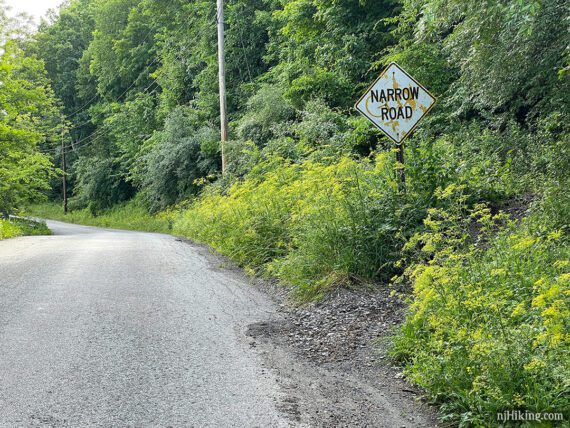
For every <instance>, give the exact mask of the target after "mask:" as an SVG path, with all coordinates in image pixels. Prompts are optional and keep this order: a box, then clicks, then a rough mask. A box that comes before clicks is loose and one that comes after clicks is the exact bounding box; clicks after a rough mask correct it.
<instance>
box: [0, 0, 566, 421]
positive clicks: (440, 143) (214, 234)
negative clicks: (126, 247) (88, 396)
mask: <svg viewBox="0 0 570 428" xmlns="http://www.w3.org/2000/svg"><path fill="white" fill-rule="evenodd" d="M215 16H216V11H215V2H211V1H187V0H166V1H165V2H153V1H146V0H113V1H108V2H99V1H94V0H71V1H69V2H67V3H65V4H64V5H63V6H62V8H61V9H60V10H59V14H55V15H53V16H52V17H51V18H50V19H49V20H48V21H46V22H44V23H43V24H42V25H41V26H40V29H39V31H38V32H37V33H35V34H23V35H22V34H21V33H22V31H23V30H22V31H20V33H19V34H20V36H19V37H12V36H10V34H12V33H13V32H14V31H16V30H15V29H17V28H18V25H17V24H16V23H14V22H12V23H10V24H9V25H8V21H7V20H6V18H2V20H1V21H2V22H3V23H4V24H3V25H4V27H3V28H4V30H3V31H4V33H5V34H6V36H5V37H4V39H5V41H4V42H3V43H4V46H5V49H4V51H5V54H4V57H3V60H2V65H1V66H0V73H3V75H2V80H3V81H12V82H14V83H13V84H12V85H2V86H0V107H1V108H2V109H3V110H4V111H5V112H6V113H5V114H4V115H2V116H0V126H1V127H0V154H1V156H0V210H4V211H11V212H17V211H18V210H20V209H21V208H22V207H23V206H25V205H27V204H29V203H30V202H36V201H38V200H39V199H41V198H42V197H44V198H45V197H48V198H49V200H50V202H49V203H47V204H44V203H42V201H41V200H39V202H40V203H42V204H41V205H33V206H32V208H31V209H30V212H31V213H32V214H34V215H38V216H42V217H49V218H54V219H55V218H57V219H65V220H66V221H71V222H77V223H82V224H90V225H96V226H103V227H118V228H126V229H137V230H145V231H159V232H168V233H174V234H176V235H180V236H185V237H188V238H190V239H194V240H197V241H200V242H203V243H206V244H208V245H210V246H211V247H213V248H214V249H216V250H217V251H219V252H220V253H222V254H225V255H226V256H228V257H230V258H232V259H234V260H235V261H237V262H238V263H239V264H240V265H242V266H243V267H245V268H246V269H247V270H248V271H249V272H250V273H252V274H256V275H263V276H270V277H273V278H277V279H279V280H280V282H281V283H282V284H283V285H284V286H286V287H290V288H291V290H292V293H293V294H294V295H295V296H296V297H297V298H298V299H300V300H302V301H307V300H312V299H317V298H321V297H323V296H326V294H327V292H329V291H331V290H334V289H335V288H338V287H360V286H378V287H392V288H393V290H394V292H396V293H402V294H403V295H404V296H406V298H407V299H408V300H409V303H410V305H409V311H408V314H407V317H406V320H405V322H404V323H403V325H402V326H401V328H400V329H399V330H398V332H396V333H395V337H394V344H393V347H392V354H393V356H394V358H397V359H399V360H400V361H401V362H402V363H403V364H404V365H405V368H406V373H407V375H408V377H409V379H410V380H411V381H412V382H415V383H416V384H418V385H420V386H421V387H422V388H424V390H425V391H426V393H427V394H428V395H429V396H430V397H431V398H432V399H433V400H434V402H437V403H439V404H441V405H442V406H441V409H442V416H443V417H444V418H445V419H446V420H449V421H451V422H452V423H454V424H458V425H461V426H481V427H487V426H494V425H497V424H498V423H497V419H496V414H497V412H501V411H504V410H517V409H520V410H523V411H524V410H527V411H530V412H567V410H568V409H570V399H569V396H568V389H569V387H570V385H569V383H568V379H570V365H569V362H570V347H569V345H570V332H569V329H568V328H569V319H570V313H569V304H570V284H569V278H570V277H569V275H570V254H569V235H568V233H569V225H570V191H569V188H570V163H569V162H570V153H569V150H570V132H569V124H570V112H569V106H570V57H569V51H568V46H570V33H569V31H568V25H567V23H568V22H569V19H570V16H569V11H568V7H567V2H566V1H564V0H551V1H538V0H537V1H533V0H530V1H524V2H523V1H519V0H504V1H498V0H487V1H483V2H465V1H461V0H445V1H440V0H421V1H416V0H400V1H392V0H376V1H368V0H366V1H356V0H339V1H337V0H334V1H333V0H264V1H261V0H230V1H228V2H227V11H226V25H227V28H226V31H227V32H226V44H227V46H226V47H227V60H228V70H227V75H228V77H227V78H228V85H227V86H228V90H229V93H228V100H229V108H230V128H231V130H230V131H231V132H230V137H231V141H230V142H228V144H227V147H226V152H227V160H228V171H227V172H226V174H224V175H222V174H221V171H220V170H221V148H220V142H219V131H218V127H219V126H218V123H219V122H218V108H219V107H218V95H217V90H218V88H217V59H216V30H215ZM8 30H9V31H8ZM24 33H25V32H24ZM390 61H397V62H398V64H400V65H401V66H402V67H404V68H405V69H406V70H407V71H408V72H410V73H411V74H412V75H413V76H415V77H416V78H417V79H418V80H419V81H420V82H422V84H424V85H425V86H426V87H427V88H428V89H429V90H430V91H431V92H432V93H434V94H435V95H436V96H437V97H438V104H437V105H436V107H435V108H434V109H433V110H432V111H431V112H430V114H429V117H428V118H427V119H426V120H425V121H424V122H423V123H422V124H421V125H420V126H419V128H418V129H417V130H416V132H415V133H414V135H413V136H412V137H411V138H410V139H408V140H407V141H406V146H405V149H404V150H405V163H404V164H399V163H398V162H396V160H395V153H394V147H393V145H392V143H391V142H390V141H388V140H387V139H386V138H385V137H383V136H381V135H379V133H378V132H377V131H376V130H375V129H374V128H373V127H372V126H371V125H369V124H368V123H367V121H366V120H364V119H363V118H361V117H359V116H358V115H357V114H356V113H355V112H354V109H353V108H352V105H353V104H354V101H356V99H358V97H359V95H360V94H361V93H362V92H363V91H364V90H365V89H366V87H367V86H368V85H369V84H370V83H371V82H372V81H373V80H374V78H375V77H376V76H377V75H378V73H379V72H380V71H381V70H382V69H383V68H384V67H385V66H386V65H387V64H388V63H389V62H390ZM25 82H28V83H29V84H26V83H25ZM30 82H32V83H30ZM31 88H35V89H34V90H32V89H31ZM38 88H42V89H41V90H39V89H38ZM25 91H28V92H25ZM10 99H12V100H13V99H24V100H26V102H22V103H20V104H18V103H13V102H10V101H9V100H10ZM60 113H61V114H63V115H64V117H65V118H66V120H65V122H64V124H63V125H64V126H63V128H64V145H65V147H66V152H67V161H68V184H69V188H70V192H71V199H70V203H69V206H70V210H71V212H70V213H69V214H67V215H66V216H64V215H63V213H62V212H61V208H60V207H61V203H60V201H61V198H62V194H61V186H60V179H61V177H60V176H57V175H58V174H60V173H61V171H59V169H57V168H55V167H54V165H61V149H60V148H59V147H60V144H61V141H60V140H59V138H60V131H61V123H60V121H59V119H58V117H59V114H60ZM402 169H403V170H404V171H405V174H406V184H405V188H400V185H399V175H398V172H399V171H400V170H402ZM6 230H7V229H6ZM565 418H566V420H568V419H569V418H570V415H569V414H568V413H566V414H565Z"/></svg>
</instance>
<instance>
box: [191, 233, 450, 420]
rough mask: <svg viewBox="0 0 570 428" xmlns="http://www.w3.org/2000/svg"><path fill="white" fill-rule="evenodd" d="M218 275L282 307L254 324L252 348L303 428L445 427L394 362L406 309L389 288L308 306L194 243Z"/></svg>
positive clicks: (342, 292) (345, 292)
mask: <svg viewBox="0 0 570 428" xmlns="http://www.w3.org/2000/svg"><path fill="white" fill-rule="evenodd" d="M189 244H190V245H192V246H193V247H194V248H196V249H197V251H199V252H200V253H201V254H203V255H204V256H205V257H206V258H207V259H208V260H209V262H210V263H211V264H212V265H213V266H216V267H217V268H218V269H222V270H225V271H231V272H232V273H233V274H234V275H237V276H240V277H243V278H244V280H246V281H249V282H250V283H251V284H252V286H253V287H255V288H257V289H259V290H261V291H263V292H264V293H265V294H267V295H269V296H270V297H271V299H272V300H273V301H274V302H275V305H276V306H277V308H278V311H277V314H275V315H274V316H273V317H271V319H269V320H267V321H263V322H259V323H253V324H250V325H249V326H247V328H246V330H245V335H246V336H247V337H248V339H247V340H248V344H249V346H250V347H251V348H254V349H256V350H257V351H258V352H259V353H260V355H261V356H262V358H263V360H264V362H265V364H266V366H267V367H268V368H270V369H271V371H272V372H273V373H274V374H275V376H276V378H277V379H278V381H279V382H280V386H281V389H282V392H283V393H284V397H283V398H282V400H281V403H280V409H281V410H282V411H283V412H285V413H286V414H288V415H289V418H290V419H291V421H292V422H293V423H294V424H295V425H298V426H307V427H313V426H314V427H333V426H334V427H385V428H404V427H406V428H414V427H421V428H427V427H436V426H440V425H439V423H438V419H437V409H436V408H435V407H434V406H431V405H429V404H428V403H427V402H426V400H425V398H424V397H423V395H422V392H421V391H420V390H419V389H417V388H415V387H413V386H411V385H410V384H408V383H407V382H406V381H405V379H404V378H403V374H402V368H401V367H398V366H397V365H395V363H394V361H393V360H391V359H390V358H389V357H388V356H387V347H388V343H389V340H390V339H389V338H390V336H391V335H392V333H393V331H394V329H395V328H397V327H398V325H399V324H400V323H401V322H402V319H403V315H404V312H405V304H404V303H403V302H402V301H401V299H400V298H399V297H397V296H391V295H390V290H389V289H388V288H381V287H379V288H375V289H369V290H366V289H359V290H349V289H339V290H337V291H336V292H335V293H333V294H331V295H329V296H328V297H327V298H325V299H323V300H321V301H318V302H314V303H311V304H307V305H298V304H296V303H295V302H294V301H292V300H291V299H290V298H289V296H288V292H287V290H286V289H285V288H283V287H279V286H278V285H276V284H274V283H271V282H268V281H264V280H260V279H252V278H247V277H245V275H244V273H243V271H242V270H241V269H239V268H237V267H236V266H235V265H234V264H233V263H232V262H231V261H229V260H227V259H226V258H224V257H221V256H219V255H217V254H213V253H212V252H210V251H209V250H208V249H207V248H206V247H205V246H198V245H196V244H192V243H189Z"/></svg>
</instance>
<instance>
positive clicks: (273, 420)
mask: <svg viewBox="0 0 570 428" xmlns="http://www.w3.org/2000/svg"><path fill="white" fill-rule="evenodd" d="M48 226H49V227H50V228H51V229H52V231H53V232H54V236H45V237H25V238H17V239H11V240H7V241H1V242H0V426H2V427H12V426H14V427H20V426H57V427H59V426H71V427H78V426H105V427H122V426H132V427H167V426H174V427H178V426H184V427H186V426H197V427H203V426H216V427H234V426H236V427H254V426H259V427H269V426H288V425H290V422H291V421H290V420H287V419H284V416H283V415H282V414H281V413H280V412H279V410H278V405H277V403H278V401H279V396H280V392H279V383H278V379H276V378H275V374H273V373H272V371H271V370H267V369H266V368H265V367H264V364H263V361H262V360H261V357H260V356H259V355H258V353H257V352H256V350H255V349H253V348H252V347H250V346H248V343H247V340H246V339H245V334H244V331H245V330H246V329H247V326H248V325H250V324H252V323H255V322H259V321H263V320H265V319H268V318H269V317H270V316H272V314H274V313H275V308H274V307H273V304H272V303H271V301H270V300H269V299H268V298H267V297H266V296H265V295H264V294H262V293H261V292H259V291H256V290H255V289H254V288H252V287H251V286H250V285H248V284H246V282H245V281H244V280H243V279H240V277H239V276H238V275H234V274H232V273H231V272H229V271H224V270H223V269H220V268H219V266H215V265H214V264H213V263H211V262H210V261H208V258H207V257H204V255H201V254H200V253H199V252H197V251H195V250H193V249H192V247H191V246H189V245H188V244H186V243H184V242H180V241H178V240H176V239H175V238H174V237H171V236H165V235H159V234H148V233H137V232H127V231H114V230H106V229H97V228H90V227H84V226H76V225H69V224H64V223H59V222H53V221H50V222H48Z"/></svg>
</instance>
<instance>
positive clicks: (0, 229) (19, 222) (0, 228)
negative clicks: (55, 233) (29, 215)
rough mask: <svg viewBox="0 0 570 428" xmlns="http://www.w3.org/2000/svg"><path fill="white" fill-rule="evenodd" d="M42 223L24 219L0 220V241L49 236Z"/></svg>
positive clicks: (48, 231) (46, 228) (49, 232)
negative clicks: (22, 237) (19, 237)
mask: <svg viewBox="0 0 570 428" xmlns="http://www.w3.org/2000/svg"><path fill="white" fill-rule="evenodd" d="M50 234H51V231H50V230H49V229H48V227H47V226H46V224H45V223H44V222H37V221H32V220H26V219H12V220H0V240H1V239H8V238H15V237H18V236H32V235H50Z"/></svg>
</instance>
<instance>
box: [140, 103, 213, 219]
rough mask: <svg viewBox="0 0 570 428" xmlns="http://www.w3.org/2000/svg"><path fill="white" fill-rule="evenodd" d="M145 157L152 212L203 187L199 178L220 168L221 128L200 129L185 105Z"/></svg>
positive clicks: (147, 196)
mask: <svg viewBox="0 0 570 428" xmlns="http://www.w3.org/2000/svg"><path fill="white" fill-rule="evenodd" d="M155 139H156V141H157V142H156V144H155V145H154V146H153V147H152V148H151V149H150V151H149V153H148V154H147V155H146V156H145V158H144V165H145V167H144V171H145V173H144V174H143V177H142V179H141V186H142V194H143V199H144V200H145V202H146V204H147V206H148V207H149V208H150V210H151V212H157V211H159V210H164V209H166V208H167V207H168V206H170V205H173V204H175V203H176V202H178V201H180V200H182V199H184V198H189V197H191V196H192V195H194V194H196V193H197V192H198V190H199V186H198V185H197V180H198V179H200V178H201V177H204V176H207V175H209V174H212V173H214V172H215V171H216V169H217V160H218V148H219V134H218V131H216V130H214V129H212V128H209V127H202V128H200V129H196V127H195V126H194V124H193V120H192V118H190V117H189V113H188V111H187V110H186V109H184V108H178V109H176V110H174V111H173V112H172V113H171V114H170V116H169V117H168V119H167V121H166V125H165V129H164V131H162V132H160V133H158V134H157V135H156V136H155Z"/></svg>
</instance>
